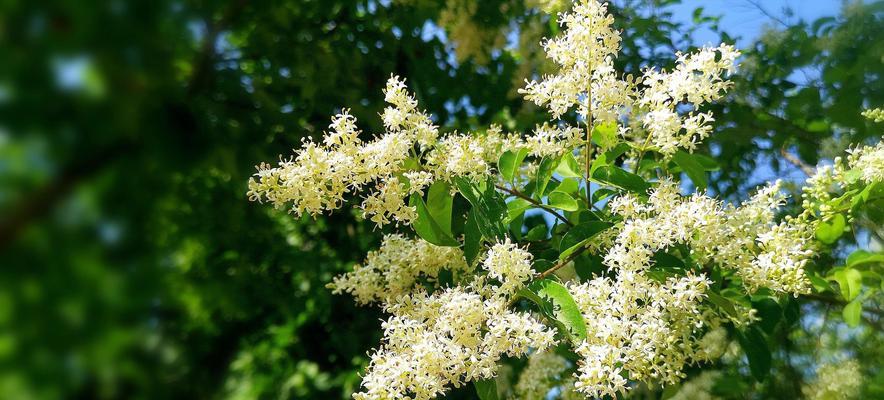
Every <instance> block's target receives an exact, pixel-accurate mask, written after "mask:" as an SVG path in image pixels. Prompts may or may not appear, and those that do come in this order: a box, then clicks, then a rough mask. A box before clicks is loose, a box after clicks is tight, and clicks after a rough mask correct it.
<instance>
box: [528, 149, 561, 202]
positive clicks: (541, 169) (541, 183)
mask: <svg viewBox="0 0 884 400" xmlns="http://www.w3.org/2000/svg"><path fill="white" fill-rule="evenodd" d="M559 161H560V158H559V157H544V158H543V160H541V161H540V166H538V167H537V178H536V179H535V180H534V182H535V184H536V186H535V188H534V197H535V198H537V199H540V198H541V197H543V195H544V194H545V191H546V185H547V184H549V180H550V178H552V176H553V171H554V170H555V169H556V167H557V166H558V165H559Z"/></svg>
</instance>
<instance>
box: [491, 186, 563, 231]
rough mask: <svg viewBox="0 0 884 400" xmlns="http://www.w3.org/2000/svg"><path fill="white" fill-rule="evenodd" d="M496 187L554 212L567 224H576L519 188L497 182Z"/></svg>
mask: <svg viewBox="0 0 884 400" xmlns="http://www.w3.org/2000/svg"><path fill="white" fill-rule="evenodd" d="M494 187H496V188H497V189H500V190H502V191H504V192H507V193H509V194H511V195H513V196H516V197H518V198H520V199H523V200H527V201H528V202H529V203H531V204H533V205H534V206H535V207H537V208H540V209H541V210H543V211H546V212H548V213H550V214H552V215H553V216H554V217H556V218H557V219H558V220H559V221H562V222H564V223H565V224H567V225H568V226H574V224H573V223H571V221H568V219H567V218H565V217H564V216H562V215H561V214H559V213H557V212H556V210H553V209H552V208H550V207H549V206H547V205H545V204H543V203H541V202H538V201H537V200H534V199H532V198H531V197H529V196H527V195H525V194H524V193H522V192H520V191H518V190H515V189H510V188H508V187H506V186H501V185H496V184H495V185H494Z"/></svg>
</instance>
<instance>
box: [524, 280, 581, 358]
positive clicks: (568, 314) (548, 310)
mask: <svg viewBox="0 0 884 400" xmlns="http://www.w3.org/2000/svg"><path fill="white" fill-rule="evenodd" d="M527 291H528V292H530V293H531V294H533V296H531V295H529V296H525V297H526V298H528V299H529V300H531V301H533V302H535V303H536V304H537V305H538V307H539V308H540V310H541V312H542V313H545V315H546V316H547V317H549V318H551V319H552V320H553V321H555V323H556V326H557V328H559V331H560V332H561V333H562V335H563V336H565V337H567V338H568V340H570V341H571V343H572V344H574V345H577V344H579V343H580V342H582V341H583V340H585V339H586V335H587V331H586V322H585V321H584V320H583V314H581V313H580V308H578V307H577V303H576V302H575V301H574V298H573V297H571V293H568V289H567V288H565V287H564V286H562V285H561V284H560V283H558V282H556V281H553V280H550V279H541V280H539V281H534V282H532V283H531V284H530V285H528V288H527ZM520 293H521V292H520Z"/></svg>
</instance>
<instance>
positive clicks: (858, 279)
mask: <svg viewBox="0 0 884 400" xmlns="http://www.w3.org/2000/svg"><path fill="white" fill-rule="evenodd" d="M832 277H833V278H834V280H835V282H838V288H839V289H840V290H841V296H843V297H844V299H845V300H847V301H851V300H853V299H855V298H856V296H859V292H860V290H862V283H863V275H862V273H860V272H859V271H858V270H855V269H853V268H844V269H841V270H838V271H835V273H834V274H833V275H832Z"/></svg>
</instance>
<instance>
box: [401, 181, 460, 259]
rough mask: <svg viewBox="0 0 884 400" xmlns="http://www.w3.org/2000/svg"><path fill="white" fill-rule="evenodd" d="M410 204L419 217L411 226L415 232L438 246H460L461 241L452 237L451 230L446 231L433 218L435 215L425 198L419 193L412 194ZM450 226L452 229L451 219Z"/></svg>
mask: <svg viewBox="0 0 884 400" xmlns="http://www.w3.org/2000/svg"><path fill="white" fill-rule="evenodd" d="M409 205H410V206H412V207H414V208H415V209H417V219H416V220H414V222H412V223H411V226H412V228H414V232H415V233H417V235H418V236H420V237H421V238H422V239H424V240H426V241H428V242H430V243H432V244H435V245H437V246H451V247H455V246H460V242H458V241H457V240H454V238H453V237H451V232H446V231H445V230H444V229H442V227H441V226H440V225H439V223H438V222H436V220H435V219H433V215H432V214H431V213H430V210H429V209H428V208H427V204H426V203H424V199H423V198H422V197H421V196H420V195H419V194H418V193H414V194H412V195H411V198H410V200H409ZM449 215H450V214H449ZM448 226H449V229H450V226H451V222H450V220H449V223H448Z"/></svg>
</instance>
